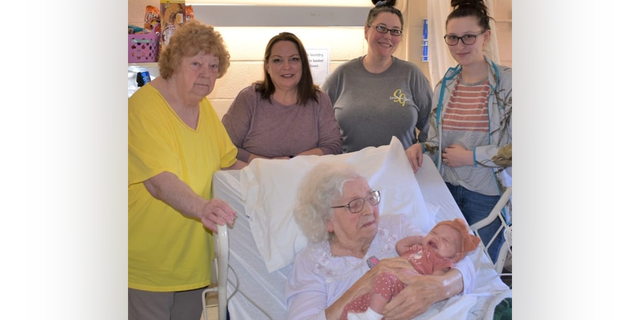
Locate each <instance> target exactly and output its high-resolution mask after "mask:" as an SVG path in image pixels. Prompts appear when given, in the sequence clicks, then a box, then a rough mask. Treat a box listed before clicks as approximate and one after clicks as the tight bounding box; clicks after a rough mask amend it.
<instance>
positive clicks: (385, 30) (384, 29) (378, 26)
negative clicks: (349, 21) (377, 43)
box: [368, 24, 402, 37]
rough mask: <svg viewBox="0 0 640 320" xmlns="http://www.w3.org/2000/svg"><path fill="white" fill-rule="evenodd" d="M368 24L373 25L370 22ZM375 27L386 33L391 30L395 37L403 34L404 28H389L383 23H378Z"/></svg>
mask: <svg viewBox="0 0 640 320" xmlns="http://www.w3.org/2000/svg"><path fill="white" fill-rule="evenodd" d="M368 26H369V27H371V25H370V24H368ZM375 28H376V31H378V32H380V33H382V34H385V33H387V32H389V33H391V35H392V36H394V37H399V36H401V35H402V30H400V29H389V28H387V27H385V26H383V25H377V26H375Z"/></svg>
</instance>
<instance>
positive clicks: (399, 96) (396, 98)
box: [389, 89, 411, 107]
mask: <svg viewBox="0 0 640 320" xmlns="http://www.w3.org/2000/svg"><path fill="white" fill-rule="evenodd" d="M389 100H393V102H397V103H399V104H400V105H402V106H403V107H404V105H405V103H406V102H407V101H411V100H409V99H407V95H406V94H404V93H402V89H398V90H396V91H394V92H393V97H389Z"/></svg>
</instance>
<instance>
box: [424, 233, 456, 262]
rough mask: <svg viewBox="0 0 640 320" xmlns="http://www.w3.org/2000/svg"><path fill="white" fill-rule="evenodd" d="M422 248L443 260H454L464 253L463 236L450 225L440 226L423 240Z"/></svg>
mask: <svg viewBox="0 0 640 320" xmlns="http://www.w3.org/2000/svg"><path fill="white" fill-rule="evenodd" d="M422 246H423V247H425V248H427V249H429V250H431V251H435V252H436V253H438V254H439V255H440V256H442V257H443V258H449V259H454V258H455V257H456V254H458V253H460V252H461V251H462V235H461V234H460V232H458V230H456V229H454V228H453V227H451V226H448V225H439V226H437V227H435V228H433V229H432V230H431V232H429V234H427V235H426V236H424V238H422Z"/></svg>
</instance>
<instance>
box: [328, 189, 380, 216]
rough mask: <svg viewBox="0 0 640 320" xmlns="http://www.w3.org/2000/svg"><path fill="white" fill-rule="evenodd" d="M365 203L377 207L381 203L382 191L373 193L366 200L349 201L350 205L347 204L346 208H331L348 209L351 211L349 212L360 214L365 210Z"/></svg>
mask: <svg viewBox="0 0 640 320" xmlns="http://www.w3.org/2000/svg"><path fill="white" fill-rule="evenodd" d="M365 201H367V202H368V203H369V205H371V206H375V205H377V204H378V203H380V191H378V190H375V191H371V192H369V193H368V194H367V196H366V197H364V198H358V199H353V200H351V201H349V203H347V204H346V205H344V206H335V207H331V208H333V209H337V208H347V209H349V212H351V213H360V211H362V209H364V202H365Z"/></svg>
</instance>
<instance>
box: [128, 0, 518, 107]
mask: <svg viewBox="0 0 640 320" xmlns="http://www.w3.org/2000/svg"><path fill="white" fill-rule="evenodd" d="M493 1H494V8H495V13H494V18H495V19H496V29H497V30H495V31H496V32H495V34H497V39H498V48H499V53H500V60H501V61H500V62H501V64H503V65H507V66H511V0H493ZM187 2H188V1H187ZM318 2H319V3H321V2H320V1H318ZM399 2H400V1H399ZM403 4H404V7H405V8H404V10H403V11H404V12H403V14H404V15H405V37H403V40H402V42H401V43H400V48H399V49H398V50H397V51H396V54H395V55H396V56H397V57H399V58H401V59H405V60H409V61H411V62H413V63H415V64H416V65H418V66H419V67H420V68H421V69H422V71H423V72H424V74H425V75H426V76H427V78H429V77H430V76H429V69H428V63H426V62H422V61H421V60H422V58H421V53H422V19H424V18H426V17H427V2H426V1H424V0H407V2H406V3H403ZM147 5H153V6H156V7H159V6H160V4H159V1H150V0H129V24H133V25H138V26H142V25H143V24H144V13H145V8H146V6H147ZM401 8H402V7H401ZM195 18H196V19H198V15H197V13H196V17H195ZM365 19H366V17H362V24H363V25H364V22H365ZM216 30H218V31H219V32H220V33H221V34H222V36H223V38H224V40H225V42H226V44H227V47H228V49H229V53H230V54H231V66H230V67H229V71H228V72H227V74H226V75H225V76H224V77H223V78H221V79H219V80H218V81H217V83H216V86H215V89H214V90H213V92H212V93H211V95H209V99H210V100H211V103H212V104H213V106H214V108H215V109H216V112H217V113H218V115H219V116H220V117H222V115H224V113H226V111H227V109H228V108H229V105H230V104H231V102H232V101H233V99H234V98H235V96H236V94H237V93H238V91H240V90H241V89H242V88H244V87H245V86H247V85H249V84H251V83H252V82H253V81H256V80H259V79H261V78H262V57H263V55H264V48H265V46H266V44H267V42H268V41H269V39H270V38H271V37H272V36H274V35H276V34H277V33H279V32H282V31H289V32H292V33H294V34H296V35H297V36H298V37H299V38H300V39H301V40H302V42H303V43H304V45H305V47H306V48H314V47H315V48H328V49H329V55H330V58H331V63H330V71H332V70H333V69H335V67H336V66H338V65H339V64H341V63H343V62H345V61H348V60H350V59H353V58H356V57H359V56H361V55H363V54H365V53H366V42H365V40H364V31H363V28H362V27H266V28H243V27H217V28H216ZM429 81H430V82H431V83H434V81H432V80H431V79H429Z"/></svg>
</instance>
